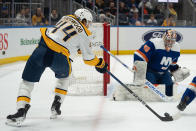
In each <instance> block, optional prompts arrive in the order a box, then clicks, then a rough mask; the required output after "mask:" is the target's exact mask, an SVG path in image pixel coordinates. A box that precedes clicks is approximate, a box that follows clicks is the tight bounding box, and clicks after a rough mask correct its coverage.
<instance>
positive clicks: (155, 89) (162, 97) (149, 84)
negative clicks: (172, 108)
mask: <svg viewBox="0 0 196 131" xmlns="http://www.w3.org/2000/svg"><path fill="white" fill-rule="evenodd" d="M100 48H102V49H103V50H104V51H105V52H107V53H108V54H109V55H110V56H112V57H113V58H114V59H116V60H117V61H118V62H120V63H121V64H122V65H123V66H124V67H125V68H127V69H128V70H129V71H131V72H133V70H132V69H131V68H130V67H129V66H127V65H126V64H124V63H123V62H122V61H121V60H120V59H118V58H117V57H116V56H114V55H113V54H112V53H111V52H109V51H108V50H107V49H106V48H104V47H103V46H102V45H101V46H100ZM145 85H146V86H147V87H148V88H150V89H151V90H152V91H153V92H154V93H155V94H156V95H158V96H159V97H160V98H161V99H162V100H163V101H169V99H168V97H167V96H166V95H164V94H163V93H162V92H161V91H159V90H158V89H157V88H156V87H155V86H154V85H153V84H152V83H151V82H149V81H148V80H146V82H145Z"/></svg>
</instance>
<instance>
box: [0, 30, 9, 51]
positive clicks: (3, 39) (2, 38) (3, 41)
mask: <svg viewBox="0 0 196 131" xmlns="http://www.w3.org/2000/svg"><path fill="white" fill-rule="evenodd" d="M7 49H8V33H0V51H2V55H5V51H6V50H7Z"/></svg>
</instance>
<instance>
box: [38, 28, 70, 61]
mask: <svg viewBox="0 0 196 131" xmlns="http://www.w3.org/2000/svg"><path fill="white" fill-rule="evenodd" d="M40 31H41V34H42V37H43V38H44V41H45V43H46V45H47V46H48V47H49V48H50V49H51V50H53V51H55V52H58V53H62V54H63V55H65V56H67V57H69V56H70V53H69V50H68V49H67V48H66V47H64V46H62V45H61V44H58V43H57V42H56V41H54V40H52V39H51V38H49V37H48V36H47V35H46V31H47V28H40Z"/></svg>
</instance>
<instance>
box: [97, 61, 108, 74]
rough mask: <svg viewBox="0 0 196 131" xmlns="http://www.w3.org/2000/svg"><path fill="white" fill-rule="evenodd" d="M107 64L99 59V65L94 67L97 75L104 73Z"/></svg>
mask: <svg viewBox="0 0 196 131" xmlns="http://www.w3.org/2000/svg"><path fill="white" fill-rule="evenodd" d="M107 67H108V64H107V63H105V61H104V60H103V59H102V58H99V63H98V64H97V65H96V66H95V69H96V70H97V71H98V72H99V73H106V71H107Z"/></svg>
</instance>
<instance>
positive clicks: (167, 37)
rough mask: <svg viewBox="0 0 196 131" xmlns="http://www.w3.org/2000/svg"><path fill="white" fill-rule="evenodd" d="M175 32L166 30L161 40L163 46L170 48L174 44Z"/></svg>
mask: <svg viewBox="0 0 196 131" xmlns="http://www.w3.org/2000/svg"><path fill="white" fill-rule="evenodd" d="M176 37H177V35H176V31H175V30H172V29H169V30H166V31H165V33H164V34H163V40H164V44H165V46H167V47H170V48H172V46H173V44H174V43H175V42H176Z"/></svg>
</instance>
